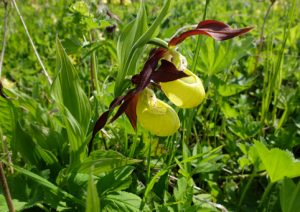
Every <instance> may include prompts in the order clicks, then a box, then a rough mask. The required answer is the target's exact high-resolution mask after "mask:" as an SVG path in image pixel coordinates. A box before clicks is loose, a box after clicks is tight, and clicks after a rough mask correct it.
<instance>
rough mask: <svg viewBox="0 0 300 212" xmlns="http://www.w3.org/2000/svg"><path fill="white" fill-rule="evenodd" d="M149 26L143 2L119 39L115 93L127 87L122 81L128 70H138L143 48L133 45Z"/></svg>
mask: <svg viewBox="0 0 300 212" xmlns="http://www.w3.org/2000/svg"><path fill="white" fill-rule="evenodd" d="M147 28H148V26H147V15H146V10H145V5H144V2H142V3H141V6H140V9H139V12H138V14H137V17H136V19H135V20H133V21H132V22H130V23H129V24H127V25H126V26H125V28H124V30H123V32H122V34H121V35H120V37H119V39H118V44H117V55H118V61H119V72H118V75H117V80H116V87H115V95H119V94H121V92H122V91H121V89H122V90H123V89H125V88H122V81H123V80H124V79H125V77H126V75H127V72H129V71H130V72H133V73H135V72H136V68H137V62H138V59H139V58H140V57H141V55H142V52H143V49H140V50H138V51H135V50H133V46H134V44H135V42H136V41H137V40H138V39H139V38H140V37H141V36H142V35H143V33H144V32H145V31H146V30H147ZM131 69H133V70H131Z"/></svg>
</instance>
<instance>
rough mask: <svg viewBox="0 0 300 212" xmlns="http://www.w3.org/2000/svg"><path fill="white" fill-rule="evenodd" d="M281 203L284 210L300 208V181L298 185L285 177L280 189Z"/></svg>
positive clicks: (287, 211)
mask: <svg viewBox="0 0 300 212" xmlns="http://www.w3.org/2000/svg"><path fill="white" fill-rule="evenodd" d="M280 205H281V209H282V211H283V212H294V211H298V210H299V208H300V182H298V184H297V185H296V184H295V183H294V182H293V181H292V180H291V179H289V178H285V179H284V181H283V184H282V187H281V189H280Z"/></svg>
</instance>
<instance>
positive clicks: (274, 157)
mask: <svg viewBox="0 0 300 212" xmlns="http://www.w3.org/2000/svg"><path fill="white" fill-rule="evenodd" d="M255 148H256V149H257V151H258V154H259V157H260V159H261V160H262V162H263V164H264V166H265V168H266V170H267V172H268V175H269V176H270V179H271V182H276V181H279V180H282V179H284V177H290V178H294V177H299V176H300V161H297V160H295V158H294V156H293V154H292V153H291V152H288V151H284V150H281V149H278V148H273V149H271V150H268V149H267V147H266V146H265V145H264V144H262V143H261V142H259V141H255Z"/></svg>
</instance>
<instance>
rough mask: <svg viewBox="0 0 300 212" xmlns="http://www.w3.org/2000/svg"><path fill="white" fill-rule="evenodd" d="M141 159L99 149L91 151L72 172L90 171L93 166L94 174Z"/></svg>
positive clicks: (137, 161)
mask: <svg viewBox="0 0 300 212" xmlns="http://www.w3.org/2000/svg"><path fill="white" fill-rule="evenodd" d="M139 162H140V160H136V159H130V158H126V157H125V156H123V155H122V154H120V153H118V152H114V151H111V150H109V151H103V150H98V151H94V152H92V153H91V155H90V156H89V157H88V158H86V159H85V160H84V161H83V162H82V163H81V164H80V165H78V166H76V167H73V168H72V169H71V170H70V172H80V173H89V170H90V167H92V166H93V167H94V168H93V174H94V175H99V174H101V173H105V172H110V171H112V170H114V169H117V168H120V167H123V166H126V165H131V164H135V163H139Z"/></svg>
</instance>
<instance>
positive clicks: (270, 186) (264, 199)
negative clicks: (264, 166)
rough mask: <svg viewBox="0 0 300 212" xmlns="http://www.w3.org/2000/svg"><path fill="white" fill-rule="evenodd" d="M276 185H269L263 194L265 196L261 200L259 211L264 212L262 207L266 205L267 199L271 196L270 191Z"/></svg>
mask: <svg viewBox="0 0 300 212" xmlns="http://www.w3.org/2000/svg"><path fill="white" fill-rule="evenodd" d="M273 185H274V183H269V184H268V186H267V188H266V189H265V191H264V193H263V196H262V198H261V201H260V203H259V205H258V209H259V210H258V211H262V210H261V209H262V206H263V204H264V203H265V201H266V199H267V196H268V195H269V193H270V191H271V190H272V187H273Z"/></svg>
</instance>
